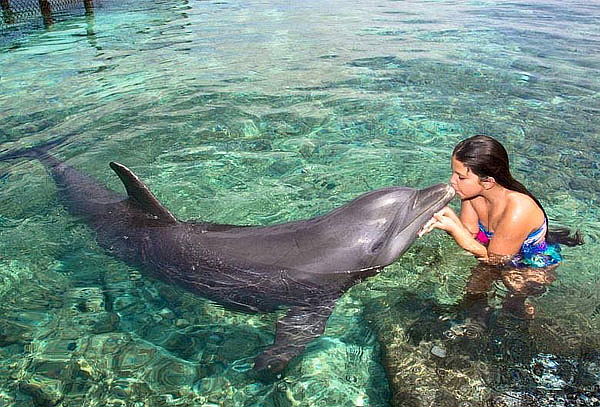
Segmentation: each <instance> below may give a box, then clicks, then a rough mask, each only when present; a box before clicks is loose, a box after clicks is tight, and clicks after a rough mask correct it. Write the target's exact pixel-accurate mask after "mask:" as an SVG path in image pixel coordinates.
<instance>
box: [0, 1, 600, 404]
mask: <svg viewBox="0 0 600 407" xmlns="http://www.w3.org/2000/svg"><path fill="white" fill-rule="evenodd" d="M115 3H117V2H115ZM115 3H112V2H109V1H104V2H102V3H99V4H98V7H97V8H96V9H95V10H94V12H93V13H88V15H85V14H84V13H83V11H82V10H79V9H76V10H72V11H69V10H66V11H64V12H61V13H59V14H57V15H56V16H55V18H54V23H53V24H50V25H47V26H44V24H43V23H42V21H41V17H30V16H28V17H26V18H25V17H23V18H21V19H17V20H16V21H15V22H14V23H13V24H4V25H2V26H0V28H1V31H0V143H1V146H0V149H2V150H13V149H16V148H21V147H23V146H33V145H36V144H38V143H41V142H44V141H46V140H49V139H51V138H53V137H55V136H62V135H68V136H69V139H68V142H67V143H65V144H63V145H61V146H59V147H57V148H56V149H55V150H54V152H55V154H56V155H57V156H59V157H60V158H61V159H63V160H65V161H67V162H68V163H69V164H70V165H72V166H74V167H76V168H78V169H80V170H81V171H83V172H86V173H89V174H91V175H93V176H94V177H96V178H97V179H99V180H101V181H102V182H103V183H106V184H107V185H109V186H111V187H112V188H115V189H120V188H121V186H120V183H119V181H118V179H117V177H115V176H114V174H113V173H112V171H111V170H110V169H109V168H108V165H107V163H108V162H109V161H112V160H115V161H120V162H122V163H124V164H126V165H127V166H128V167H130V168H132V169H133V170H134V171H135V172H136V173H137V174H139V176H140V177H141V178H142V179H144V180H145V181H146V182H147V184H148V185H149V186H150V187H151V188H152V190H153V191H154V192H155V194H156V195H157V196H158V197H159V198H160V199H161V200H162V201H163V202H164V203H165V204H166V206H168V207H169V208H170V209H171V210H172V211H173V213H174V214H175V215H176V216H178V217H179V218H181V219H203V220H208V221H212V222H219V223H239V224H271V223H275V222H284V221H289V220H294V219H301V218H308V217H312V216H315V215H317V214H320V213H323V212H325V211H328V210H330V209H332V208H334V207H336V206H339V205H341V204H343V203H344V202H347V201H348V200H349V199H351V198H353V197H355V196H357V195H358V194H360V193H363V192H365V191H368V190H371V189H374V188H379V187H384V186H389V185H410V186H415V187H424V186H427V185H430V184H433V183H437V182H440V181H444V180H446V179H447V178H448V177H449V154H450V151H451V149H452V147H453V146H454V145H455V144H456V142H457V141H459V140H461V139H462V138H465V137H466V136H469V135H472V134H476V133H486V134H489V135H492V136H495V137H497V138H498V139H499V140H501V141H502V142H503V143H504V144H505V146H506V147H507V149H508V150H509V152H510V154H511V159H512V165H513V168H514V173H515V175H516V176H517V178H519V179H521V180H522V181H523V182H524V183H525V184H526V185H527V186H528V187H529V188H530V190H531V191H532V192H533V193H534V194H535V195H536V196H537V197H538V198H540V200H541V201H542V203H543V204H544V206H545V208H546V211H547V212H548V214H549V216H550V219H551V222H554V224H561V225H565V226H569V227H572V228H576V229H579V230H581V231H582V232H583V234H584V235H585V238H586V245H585V246H583V247H579V248H564V249H563V254H564V256H565V261H564V263H563V264H562V265H561V266H560V268H559V269H558V270H557V279H556V281H554V282H553V283H552V284H551V285H550V286H549V288H548V291H547V292H546V293H545V294H544V295H543V296H538V297H535V298H531V299H530V301H531V302H532V303H533V304H535V307H536V310H537V313H536V318H535V319H534V320H533V321H531V322H528V323H525V322H523V321H520V320H516V319H511V318H510V317H508V316H506V315H504V314H502V312H501V311H500V310H498V311H497V317H496V319H495V322H494V323H493V324H492V325H491V327H490V329H489V330H488V332H486V333H485V334H483V335H479V336H477V337H475V338H467V337H466V336H461V335H458V336H459V338H458V339H449V338H448V335H447V333H448V331H451V332H454V331H456V332H458V333H459V334H460V332H459V331H460V327H461V325H460V323H459V322H460V320H461V318H462V317H461V315H460V313H457V312H455V311H454V308H453V306H454V305H455V304H457V303H459V302H460V301H461V298H462V297H463V294H464V287H465V284H466V281H467V279H468V277H469V274H470V270H471V268H472V267H473V265H474V261H473V259H471V258H470V257H469V256H465V255H464V254H463V253H462V252H461V251H460V250H459V249H458V248H457V247H456V246H455V245H454V243H453V242H452V241H451V240H449V238H448V237H447V236H445V235H443V234H442V233H439V232H436V233H433V234H430V235H427V236H425V237H423V238H422V239H419V240H418V241H417V242H416V243H415V245H414V246H413V248H412V249H411V250H410V251H409V252H408V253H406V254H405V255H404V256H403V257H402V258H401V259H399V261H398V262H396V263H395V264H394V265H392V266H390V267H388V268H387V269H386V270H384V272H382V273H381V274H380V275H378V276H376V277H374V278H372V279H371V280H369V281H367V282H364V283H362V284H360V285H358V286H356V287H354V288H353V289H352V290H350V292H349V293H347V294H346V295H345V296H344V297H342V298H341V299H340V300H339V301H338V304H337V307H336V309H335V311H334V313H333V315H332V317H331V318H330V320H329V322H328V326H327V330H326V332H325V334H324V335H323V336H322V337H321V338H319V339H317V340H315V341H314V342H313V343H312V344H311V345H310V346H309V347H308V349H307V350H306V351H305V352H304V353H303V354H302V356H301V357H300V358H299V359H298V360H296V361H294V362H293V363H292V365H290V368H289V370H288V372H287V374H286V376H285V377H284V378H283V379H281V380H279V381H276V382H275V383H262V382H259V381H256V380H255V379H253V378H252V377H251V375H250V374H249V369H250V368H251V367H252V360H253V358H254V357H255V356H256V355H257V354H258V353H259V352H260V351H261V349H262V348H263V347H264V346H266V345H268V344H270V343H271V342H272V340H273V332H274V326H275V321H276V319H277V317H278V316H280V315H281V313H279V314H264V315H247V314H240V313H236V312H232V311H228V310H225V309H223V308H221V307H219V306H217V305H215V304H212V303H210V302H208V301H206V300H203V299H201V298H198V297H194V296H193V295H191V294H187V293H184V292H181V291H179V290H176V289H174V288H172V287H169V286H167V285H164V284H161V283H158V282H156V281H152V280H150V279H147V278H144V277H143V276H141V275H140V274H139V272H138V271H137V270H135V269H133V268H129V267H127V266H126V265H124V264H122V263H120V262H118V261H117V260H115V259H112V258H110V257H108V256H107V255H105V254H104V253H103V252H102V250H101V249H100V248H99V247H98V246H97V245H96V243H95V242H94V238H93V234H92V232H91V231H90V230H88V229H87V228H86V227H85V226H84V225H82V224H81V223H80V222H79V221H78V220H77V219H76V218H74V217H72V216H70V215H69V214H68V213H67V212H66V211H65V210H64V209H63V208H62V207H61V206H60V203H59V201H58V199H57V196H56V189H55V186H54V185H53V183H52V181H51V179H50V178H49V176H48V174H47V172H46V171H45V169H44V168H43V167H42V166H41V165H40V164H39V163H38V162H35V161H28V160H19V161H13V162H1V163H0V190H1V194H0V296H1V298H2V300H1V301H0V310H1V312H0V406H11V407H12V406H19V407H21V406H27V407H29V406H38V405H58V406H82V405H83V406H95V405H102V406H167V405H168V406H215V405H222V406H297V405H300V406H314V405H323V406H387V405H396V406H421V405H423V406H455V405H460V406H461V407H464V406H479V405H494V406H501V405H561V406H562V405H595V404H594V403H596V402H597V400H598V397H599V396H598V385H599V381H600V355H599V354H598V351H597V349H598V348H599V346H600V334H598V332H600V330H599V328H600V296H599V294H598V292H600V291H599V283H598V282H597V280H598V277H599V274H600V271H599V269H598V262H599V261H600V255H598V253H600V247H599V246H600V232H598V230H600V217H599V211H598V197H599V191H600V185H599V182H598V179H599V177H600V167H599V164H598V163H599V162H600V136H599V135H600V122H599V121H598V116H599V113H600V93H599V92H600V72H599V71H600V70H599V69H598V67H599V66H600V29H599V28H598V24H597V21H598V20H599V18H600V6H599V5H597V4H596V3H594V2H587V1H532V0H530V1H512V2H503V1H491V0H490V1H466V2H458V1H450V0H447V1H424V0H423V1H417V0H409V1H385V0H373V1H371V0H369V1H360V2H358V1H356V2H353V1H351V2H348V1H345V2H342V1H328V2H318V1H304V2H297V4H296V3H292V2H277V1H274V2H273V1H272V2H259V1H246V2H227V1H191V2H188V1H167V0H162V1H158V2H149V1H137V2H133V1H124V2H118V4H115ZM494 293H495V294H496V295H498V296H503V295H505V294H506V290H505V289H503V287H502V285H501V284H496V285H495V290H494ZM490 297H491V294H490ZM490 304H492V305H494V306H496V307H498V308H499V307H500V305H499V304H500V300H498V299H497V298H496V297H494V298H490ZM453 329H454V331H452V330H453ZM569 397H570V398H569ZM594 397H595V398H596V399H594ZM532 400H533V401H532ZM552 400H554V401H552ZM595 400H596V401H595ZM528 401H529V402H530V404H526V402H528ZM511 403H512V404H511ZM516 403H521V404H516ZM531 403H533V404H531ZM536 403H537V404H536ZM552 403H554V404H552ZM561 403H562V404H561ZM569 403H571V404H569ZM574 403H579V404H574Z"/></svg>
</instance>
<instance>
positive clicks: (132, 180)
mask: <svg viewBox="0 0 600 407" xmlns="http://www.w3.org/2000/svg"><path fill="white" fill-rule="evenodd" d="M110 168H112V169H113V171H114V172H116V173H117V175H118V176H119V178H121V181H122V182H123V185H124V186H125V189H126V190H127V195H129V199H131V200H132V201H134V202H135V204H136V205H138V206H139V207H140V208H141V209H142V210H144V211H145V212H147V213H149V214H150V215H152V216H154V217H156V218H157V219H160V220H161V221H163V222H165V223H177V219H176V218H175V216H173V214H171V212H169V210H168V209H167V208H165V207H164V206H163V205H162V204H161V203H160V202H159V200H158V199H156V197H155V196H154V194H152V192H151V191H150V189H149V188H148V187H147V186H146V184H144V183H143V182H142V181H141V180H140V179H139V178H138V177H137V175H135V174H134V173H133V172H132V171H131V170H130V169H129V168H127V167H125V166H124V165H123V164H119V163H117V162H114V161H113V162H111V163H110Z"/></svg>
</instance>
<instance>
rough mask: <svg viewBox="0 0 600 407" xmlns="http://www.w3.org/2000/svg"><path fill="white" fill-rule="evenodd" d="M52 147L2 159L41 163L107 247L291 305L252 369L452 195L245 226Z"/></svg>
mask: <svg viewBox="0 0 600 407" xmlns="http://www.w3.org/2000/svg"><path fill="white" fill-rule="evenodd" d="M50 146H51V144H49V145H48V146H47V147H45V148H38V149H33V150H21V151H17V152H15V153H9V154H5V155H3V156H0V160H7V159H11V158H18V157H24V156H29V157H35V158H37V159H39V160H40V161H41V162H43V163H44V164H45V165H46V166H47V167H48V169H49V171H50V173H51V174H52V177H53V178H54V181H55V182H56V185H57V186H58V189H59V196H60V198H61V200H62V202H63V204H64V205H65V206H66V207H67V208H68V210H69V211H70V212H71V213H73V214H75V215H77V216H79V217H81V218H82V219H83V220H84V221H85V222H86V223H87V224H88V225H89V226H90V227H91V228H92V229H94V231H95V232H96V238H97V241H98V243H99V244H100V246H102V247H103V248H104V249H106V250H107V251H108V252H109V253H110V254H111V255H113V256H115V257H117V258H119V259H121V260H123V261H124V262H126V263H128V264H131V265H134V266H136V267H138V268H140V269H141V270H142V271H144V272H145V273H146V274H149V275H151V276H153V277H156V278H158V279H161V280H163V281H166V282H168V283H172V284H175V285H178V286H180V287H183V288H184V289H186V290H189V291H191V292H193V293H196V294H198V295H200V296H203V297H206V298H208V299H211V300H213V301H215V302H217V303H220V304H222V305H224V306H225V307H228V308H232V309H238V310H242V311H247V312H268V311H272V310H275V309H276V308H278V307H281V306H285V307H289V310H288V312H287V314H286V315H285V317H283V318H282V319H281V320H279V321H278V322H277V329H276V337H275V342H274V343H273V345H272V346H270V347H269V348H268V349H266V350H265V351H264V352H263V353H261V354H260V355H259V356H258V357H257V358H256V359H255V369H256V370H258V371H268V372H269V373H278V372H280V371H282V370H283V369H284V368H285V367H286V366H287V364H288V362H289V361H290V360H291V359H292V358H293V357H295V356H297V355H299V354H300V353H301V352H302V351H303V349H304V348H305V346H306V345H307V343H308V342H309V341H311V340H312V339H314V338H316V337H318V336H319V335H321V334H322V333H323V331H324V329H325V324H326V322H327V318H328V317H329V315H330V314H331V312H332V310H333V307H334V305H335V301H336V300H337V299H338V298H339V297H340V296H341V295H342V294H343V293H344V292H345V291H346V290H348V289H349V288H350V287H352V286H353V285H354V284H356V283H357V282H359V281H361V280H363V279H365V278H367V277H370V276H373V275H374V274H376V273H377V272H378V271H380V270H381V269H382V268H383V267H385V266H387V265H389V264H390V263H392V262H393V261H395V260H396V259H397V258H398V257H399V256H400V255H402V254H403V253H404V252H405V251H406V250H407V249H408V247H409V246H410V245H411V243H412V242H413V241H414V240H415V239H416V238H417V234H418V232H419V230H420V229H421V227H422V226H423V225H424V224H425V223H426V222H427V221H428V220H429V219H430V218H431V216H432V215H433V213H435V212H436V211H438V210H440V209H441V208H442V207H444V206H445V205H446V204H447V203H448V202H449V201H450V200H451V199H452V197H453V196H454V190H453V189H452V188H451V187H450V186H448V185H445V184H440V185H435V186H432V187H429V188H426V189H422V190H417V189H412V188H406V187H390V188H384V189H379V190H375V191H371V192H367V193H365V194H363V195H361V196H359V197H358V198H356V199H354V200H353V201H351V202H349V203H347V204H346V205H344V206H341V207H339V208H337V209H334V210H333V211H331V212H329V213H327V214H325V215H322V216H318V217H315V218H312V219H309V220H301V221H296V222H290V223H283V224H277V225H272V226H252V227H244V226H234V225H219V224H213V223H207V222H201V221H198V222H196V221H192V222H182V221H179V220H178V219H177V218H176V217H175V216H173V215H172V214H171V212H169V210H168V209H166V208H165V207H164V206H163V205H162V204H161V203H160V202H159V201H158V199H156V197H155V196H154V195H153V194H152V192H151V191H150V190H149V189H148V187H147V186H146V185H145V184H144V183H143V182H142V181H141V180H140V179H139V178H138V177H137V176H136V175H135V174H134V173H133V172H132V171H131V170H129V169H128V168H127V167H125V166H124V165H122V164H119V163H116V162H111V163H110V167H111V168H112V169H113V170H114V171H115V172H116V174H117V175H118V176H119V178H120V179H121V181H122V182H123V185H124V186H125V189H126V191H127V196H124V195H122V194H119V193H117V192H114V191H111V190H109V189H107V188H105V187H104V186H103V185H100V184H99V183H98V182H97V181H96V180H94V179H93V178H91V177H89V176H87V175H85V174H82V173H81V172H79V171H77V170H75V169H74V168H72V167H70V166H69V165H67V164H65V163H64V162H61V161H59V160H58V159H56V158H55V157H54V156H52V155H50V154H48V152H47V149H48V148H49V147H50Z"/></svg>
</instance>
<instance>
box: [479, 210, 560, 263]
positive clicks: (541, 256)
mask: <svg viewBox="0 0 600 407" xmlns="http://www.w3.org/2000/svg"><path fill="white" fill-rule="evenodd" d="M547 229H548V224H547V222H546V221H545V220H544V223H543V224H542V226H540V227H539V228H538V229H536V230H534V231H533V232H531V233H530V234H529V235H528V236H527V238H525V241H524V242H523V245H522V246H521V249H520V250H519V253H517V254H515V255H514V256H513V258H512V259H511V261H510V264H511V265H513V266H514V267H519V268H521V267H534V268H541V267H548V266H551V265H553V264H558V263H560V262H561V261H562V255H561V254H560V246H559V245H558V244H556V243H547V242H546V231H547ZM492 236H494V232H490V231H488V230H487V229H486V228H485V226H483V224H482V223H481V222H479V232H478V233H477V236H476V237H475V239H477V241H478V242H480V243H481V244H483V245H484V246H487V245H488V244H489V243H490V239H491V238H492Z"/></svg>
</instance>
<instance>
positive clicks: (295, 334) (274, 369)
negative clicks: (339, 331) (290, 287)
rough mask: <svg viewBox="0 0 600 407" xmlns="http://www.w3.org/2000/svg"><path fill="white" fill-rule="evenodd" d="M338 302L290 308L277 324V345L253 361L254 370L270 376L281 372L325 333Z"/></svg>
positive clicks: (274, 344)
mask: <svg viewBox="0 0 600 407" xmlns="http://www.w3.org/2000/svg"><path fill="white" fill-rule="evenodd" d="M334 306H335V301H329V302H326V303H323V304H320V305H311V306H295V307H291V308H290V309H289V311H288V312H287V314H286V315H285V317H283V318H281V319H280V320H279V321H277V332H276V334H275V342H274V343H273V345H272V346H270V347H269V348H268V349H267V350H265V351H264V352H263V353H261V354H260V355H258V356H257V357H256V359H255V360H254V370H255V371H257V372H259V373H261V374H263V375H264V374H267V375H277V374H279V373H281V372H282V371H283V370H284V369H285V368H286V366H287V364H288V363H289V361H290V360H292V358H294V357H295V356H297V355H299V354H300V353H302V351H303V350H304V348H305V347H306V345H307V344H308V343H309V342H310V341H311V340H313V339H315V338H317V337H319V336H320V335H321V334H322V333H323V331H325V325H326V324H327V319H328V318H329V316H330V315H331V312H332V311H333V308H334Z"/></svg>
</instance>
